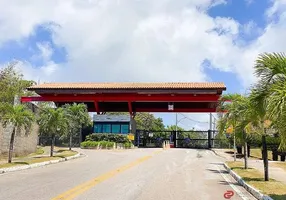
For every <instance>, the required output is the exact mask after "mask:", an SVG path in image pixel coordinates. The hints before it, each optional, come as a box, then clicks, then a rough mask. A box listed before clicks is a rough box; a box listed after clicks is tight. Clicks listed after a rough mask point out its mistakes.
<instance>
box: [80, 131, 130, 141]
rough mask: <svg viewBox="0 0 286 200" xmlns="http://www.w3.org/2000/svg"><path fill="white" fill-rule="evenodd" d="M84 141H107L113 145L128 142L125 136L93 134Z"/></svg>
mask: <svg viewBox="0 0 286 200" xmlns="http://www.w3.org/2000/svg"><path fill="white" fill-rule="evenodd" d="M85 141H95V142H100V141H109V142H115V143H125V142H129V140H128V138H127V135H126V134H109V133H93V134H90V135H88V136H86V140H85Z"/></svg>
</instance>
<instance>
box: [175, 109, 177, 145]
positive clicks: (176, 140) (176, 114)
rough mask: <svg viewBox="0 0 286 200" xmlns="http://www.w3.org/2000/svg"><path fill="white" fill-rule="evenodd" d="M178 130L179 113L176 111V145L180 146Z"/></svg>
mask: <svg viewBox="0 0 286 200" xmlns="http://www.w3.org/2000/svg"><path fill="white" fill-rule="evenodd" d="M177 132H178V113H176V133H175V134H176V137H175V138H176V140H175V144H176V147H178V142H177V141H178V140H177V137H178V134H177Z"/></svg>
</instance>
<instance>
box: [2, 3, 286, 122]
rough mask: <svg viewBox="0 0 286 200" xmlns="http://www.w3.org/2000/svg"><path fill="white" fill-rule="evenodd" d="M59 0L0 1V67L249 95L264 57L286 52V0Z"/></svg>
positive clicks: (55, 77) (45, 77)
mask: <svg viewBox="0 0 286 200" xmlns="http://www.w3.org/2000/svg"><path fill="white" fill-rule="evenodd" d="M55 2H57V3H53V2H47V1H30V2H29V3H27V4H29V5H26V6H24V5H23V4H22V3H21V1H20V0H19V1H14V2H13V3H10V4H8V3H7V4H6V3H1V4H2V5H1V6H0V7H1V8H0V12H1V13H2V16H0V31H1V32H2V34H1V36H0V66H2V67H3V66H5V65H6V64H7V63H8V62H10V61H12V60H18V61H19V69H20V70H21V71H22V72H23V73H24V75H25V76H26V78H29V79H34V80H36V81H38V80H40V81H41V82H47V81H48V82H54V81H61V82H71V81H73V82H78V81H80V82H87V81H94V82H100V81H106V82H108V81H113V82H115V81H133V82H136V81H137V82H141V81H148V82H149V81H151V82H152V81H154V82H158V81H160V82H162V81H164V82H168V81H172V82H176V81H190V82H191V81H195V82H201V81H202V82H203V81H218V82H224V83H225V84H226V86H227V92H231V93H233V92H239V93H245V91H246V90H247V88H248V87H249V86H250V85H251V84H252V83H254V82H255V78H254V76H253V74H252V73H253V68H252V66H253V63H254V60H255V58H256V57H257V55H258V54H259V53H262V52H265V51H283V50H284V48H285V46H286V45H284V43H283V42H280V41H283V40H284V39H283V37H284V36H283V35H285V30H286V27H285V26H286V25H285V22H284V21H283V20H284V19H285V8H286V6H285V5H286V2H285V1H284V0H259V1H258V0H228V1H223V0H205V1H199V0H181V1H180V2H178V1H172V0H162V1H151V0H141V1H135V0H118V1H111V0H106V1H105V3H100V2H99V1H97V0H93V1H87V0H83V1H81V2H78V1H73V0H70V1H67V0H63V1H55ZM19 10H21V12H19ZM16 13H17V14H16ZM273 38H275V39H273ZM279 38H281V40H279ZM156 116H160V117H163V119H164V122H165V123H166V124H173V123H174V119H175V118H174V114H168V115H166V114H156ZM180 116H182V115H180ZM188 116H189V119H195V121H201V122H203V123H201V124H200V123H195V122H194V121H191V120H189V121H188V120H187V121H186V120H184V124H182V126H191V127H192V126H194V127H196V128H206V127H207V123H205V122H206V121H208V118H209V117H208V116H207V115H203V114H201V115H195V114H189V115H188ZM186 124H187V125H186Z"/></svg>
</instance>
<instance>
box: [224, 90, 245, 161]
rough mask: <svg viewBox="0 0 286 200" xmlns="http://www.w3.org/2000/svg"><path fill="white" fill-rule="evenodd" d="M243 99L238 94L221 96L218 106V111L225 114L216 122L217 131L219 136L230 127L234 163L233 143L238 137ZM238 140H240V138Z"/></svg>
mask: <svg viewBox="0 0 286 200" xmlns="http://www.w3.org/2000/svg"><path fill="white" fill-rule="evenodd" d="M244 98H245V97H244V96H242V95H240V94H228V95H223V96H222V98H221V100H220V104H219V109H220V110H227V112H226V113H225V114H224V115H223V116H221V117H220V119H219V121H218V130H219V133H220V134H223V133H224V132H225V130H226V129H227V128H228V127H232V129H233V139H234V147H233V148H234V161H236V144H235V143H236V139H237V138H236V136H239V135H238V134H239V133H240V132H239V130H238V127H239V126H238V125H240V122H241V121H242V116H243V113H242V112H243V110H242V107H243V104H242V102H243V100H244ZM239 139H241V137H240V138H239Z"/></svg>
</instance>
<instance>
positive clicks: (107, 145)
mask: <svg viewBox="0 0 286 200" xmlns="http://www.w3.org/2000/svg"><path fill="white" fill-rule="evenodd" d="M98 145H100V146H101V148H103V149H105V148H113V146H114V142H109V141H99V142H97V141H84V142H82V143H81V144H80V146H81V147H82V148H96V147H98Z"/></svg>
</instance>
